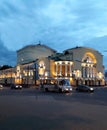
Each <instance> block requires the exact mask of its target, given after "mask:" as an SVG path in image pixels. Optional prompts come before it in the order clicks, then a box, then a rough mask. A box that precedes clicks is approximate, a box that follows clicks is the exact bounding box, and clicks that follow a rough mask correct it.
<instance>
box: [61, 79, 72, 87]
mask: <svg viewBox="0 0 107 130" xmlns="http://www.w3.org/2000/svg"><path fill="white" fill-rule="evenodd" d="M60 85H67V86H70V82H69V80H61V81H60Z"/></svg>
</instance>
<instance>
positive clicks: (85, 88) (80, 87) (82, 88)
mask: <svg viewBox="0 0 107 130" xmlns="http://www.w3.org/2000/svg"><path fill="white" fill-rule="evenodd" d="M76 90H77V91H79V92H94V89H93V88H92V87H89V86H87V85H78V86H77V88H76Z"/></svg>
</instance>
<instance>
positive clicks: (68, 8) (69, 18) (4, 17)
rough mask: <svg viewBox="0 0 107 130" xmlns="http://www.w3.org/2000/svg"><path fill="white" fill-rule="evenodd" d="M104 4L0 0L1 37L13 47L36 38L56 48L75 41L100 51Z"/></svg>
mask: <svg viewBox="0 0 107 130" xmlns="http://www.w3.org/2000/svg"><path fill="white" fill-rule="evenodd" d="M106 7H107V1H106V0H87V1H80V0H61V1H58V0H43V1H41V0H32V1H29V0H0V34H1V38H2V40H3V41H4V45H5V46H6V47H7V48H8V49H9V50H13V51H16V50H18V49H20V48H22V47H23V46H25V45H28V44H32V43H33V44H34V43H38V42H39V41H41V42H42V43H44V44H46V45H48V46H50V47H52V48H54V49H56V50H58V51H63V50H65V49H67V48H72V47H74V46H77V45H78V46H79V45H80V46H81V45H85V46H88V45H89V46H90V47H93V48H94V47H95V49H97V50H98V49H99V48H102V49H101V51H102V50H103V49H104V48H103V47H102V46H101V42H103V43H104V46H105V47H106V43H105V40H104V36H106V35H107V17H106V16H107V8H106ZM98 40H99V42H98ZM95 43H97V45H98V46H99V48H98V46H97V48H96V45H95Z"/></svg>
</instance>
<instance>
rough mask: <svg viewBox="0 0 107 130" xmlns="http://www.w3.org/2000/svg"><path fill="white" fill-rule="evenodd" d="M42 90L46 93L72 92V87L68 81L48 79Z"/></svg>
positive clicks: (43, 83) (44, 82)
mask: <svg viewBox="0 0 107 130" xmlns="http://www.w3.org/2000/svg"><path fill="white" fill-rule="evenodd" d="M40 86H41V87H40V88H41V89H42V90H45V91H47V92H48V91H56V92H71V91H72V86H71V85H70V81H69V80H68V79H46V80H45V81H42V82H41V84H40Z"/></svg>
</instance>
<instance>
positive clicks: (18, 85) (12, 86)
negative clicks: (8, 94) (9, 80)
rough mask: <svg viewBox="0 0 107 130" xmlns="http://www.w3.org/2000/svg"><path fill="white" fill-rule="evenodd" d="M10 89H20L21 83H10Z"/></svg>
mask: <svg viewBox="0 0 107 130" xmlns="http://www.w3.org/2000/svg"><path fill="white" fill-rule="evenodd" d="M11 89H22V85H20V84H11Z"/></svg>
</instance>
